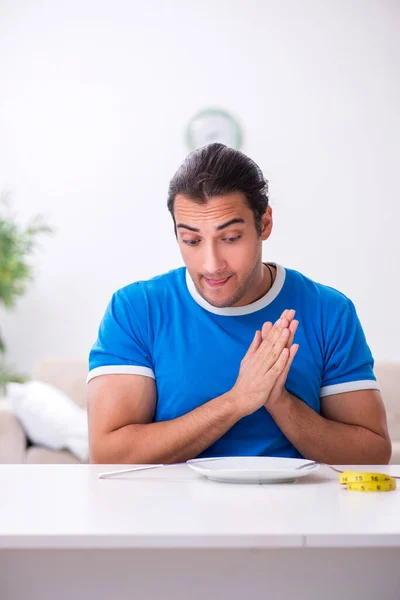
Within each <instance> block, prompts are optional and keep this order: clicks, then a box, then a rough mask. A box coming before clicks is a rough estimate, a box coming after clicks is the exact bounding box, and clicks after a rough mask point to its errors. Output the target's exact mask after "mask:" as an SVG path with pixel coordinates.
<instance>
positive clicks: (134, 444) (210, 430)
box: [90, 392, 241, 464]
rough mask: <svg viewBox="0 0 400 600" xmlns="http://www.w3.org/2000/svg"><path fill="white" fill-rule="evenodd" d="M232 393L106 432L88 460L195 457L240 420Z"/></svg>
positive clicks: (146, 461) (116, 461) (112, 461)
mask: <svg viewBox="0 0 400 600" xmlns="http://www.w3.org/2000/svg"><path fill="white" fill-rule="evenodd" d="M240 418H241V415H240V414H239V413H238V411H237V408H236V404H235V400H234V397H233V395H232V394H231V392H227V393H226V394H224V395H222V396H218V397H217V398H215V399H213V400H210V401H209V402H206V403H205V404H203V405H202V406H199V407H198V408H196V409H194V410H193V411H191V412H189V413H187V414H185V415H183V416H181V417H178V418H177V419H173V420H170V421H160V422H156V423H147V424H132V425H126V426H125V427H121V428H120V429H117V430H116V431H112V432H111V433H108V434H106V435H105V436H103V437H102V439H101V440H99V443H98V444H97V446H98V447H97V449H92V452H91V458H90V460H91V462H96V463H109V464H123V463H124V464H141V463H144V464H150V463H174V462H184V461H186V460H188V459H190V458H194V457H196V456H198V455H199V454H200V453H201V452H203V451H204V450H206V448H208V447H209V446H211V445H212V444H213V443H214V442H215V441H217V440H218V439H219V438H220V437H221V436H222V435H223V434H224V433H226V432H227V431H228V430H229V429H230V428H231V427H232V426H233V425H234V424H235V423H236V422H237V421H238V420H239V419H240Z"/></svg>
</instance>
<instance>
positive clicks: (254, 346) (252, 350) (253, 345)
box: [246, 329, 262, 356]
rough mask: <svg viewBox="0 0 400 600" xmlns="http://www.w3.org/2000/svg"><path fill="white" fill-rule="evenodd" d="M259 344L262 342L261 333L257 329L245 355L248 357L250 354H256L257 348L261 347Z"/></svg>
mask: <svg viewBox="0 0 400 600" xmlns="http://www.w3.org/2000/svg"><path fill="white" fill-rule="evenodd" d="M261 342H262V336H261V332H260V331H259V330H258V329H257V331H256V332H255V334H254V337H253V341H252V342H251V344H250V346H249V348H248V350H247V353H246V355H247V356H250V355H252V354H254V353H255V352H256V350H258V348H259V347H260V346H261Z"/></svg>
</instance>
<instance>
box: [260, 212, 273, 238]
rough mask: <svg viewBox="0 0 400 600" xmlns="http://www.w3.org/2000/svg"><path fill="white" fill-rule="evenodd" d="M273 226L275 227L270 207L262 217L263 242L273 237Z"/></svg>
mask: <svg viewBox="0 0 400 600" xmlns="http://www.w3.org/2000/svg"><path fill="white" fill-rule="evenodd" d="M272 225H273V218H272V208H271V207H270V206H268V207H267V210H266V211H265V213H264V214H263V216H262V217H261V239H262V240H263V241H264V240H267V239H268V238H269V236H270V235H271V231H272Z"/></svg>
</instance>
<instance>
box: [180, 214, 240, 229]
mask: <svg viewBox="0 0 400 600" xmlns="http://www.w3.org/2000/svg"><path fill="white" fill-rule="evenodd" d="M245 222H246V221H245V220H244V219H240V218H238V217H237V218H235V219H231V220H230V221H227V222H226V223H222V225H218V227H216V228H215V231H221V230H222V229H226V227H230V226H231V225H234V224H235V223H242V224H243V223H245ZM176 228H177V229H189V231H194V232H196V233H198V232H199V231H200V229H197V228H196V227H191V226H190V225H185V224H184V223H179V224H178V225H177V226H176Z"/></svg>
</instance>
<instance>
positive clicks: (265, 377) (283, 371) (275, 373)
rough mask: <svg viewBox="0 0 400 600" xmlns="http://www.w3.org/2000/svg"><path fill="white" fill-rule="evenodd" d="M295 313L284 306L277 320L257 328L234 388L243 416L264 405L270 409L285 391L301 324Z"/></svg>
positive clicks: (297, 346) (296, 348)
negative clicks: (295, 339) (295, 338)
mask: <svg viewBox="0 0 400 600" xmlns="http://www.w3.org/2000/svg"><path fill="white" fill-rule="evenodd" d="M294 316H295V311H294V310H285V311H283V313H282V315H281V317H280V319H278V321H276V323H275V324H272V323H271V322H267V323H264V325H263V327H262V330H261V331H259V330H257V331H256V333H255V336H254V338H253V341H252V343H251V344H250V346H249V349H248V351H247V353H246V354H245V356H244V357H243V359H242V361H241V363H240V370H239V375H238V378H237V380H236V383H235V385H234V386H233V388H232V391H233V392H234V394H235V397H236V398H237V403H238V408H239V410H240V411H241V412H242V414H243V416H246V415H250V414H252V413H253V412H255V411H256V410H258V409H259V408H261V407H262V406H264V407H265V408H266V409H267V410H269V409H270V408H271V407H272V406H273V404H274V403H275V402H277V401H279V399H280V398H281V397H282V395H284V394H285V393H286V389H285V383H286V378H287V375H288V372H289V369H290V367H291V365H292V362H293V359H294V357H295V356H296V352H297V350H298V348H299V345H298V344H293V340H294V336H295V333H296V330H297V326H298V324H299V322H298V321H295V320H294Z"/></svg>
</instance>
